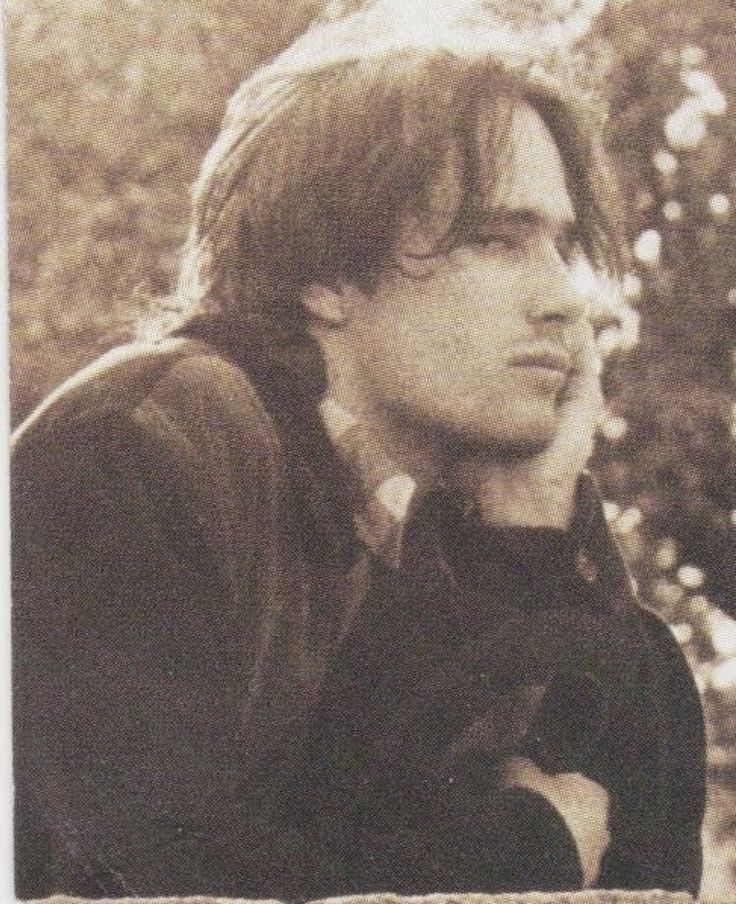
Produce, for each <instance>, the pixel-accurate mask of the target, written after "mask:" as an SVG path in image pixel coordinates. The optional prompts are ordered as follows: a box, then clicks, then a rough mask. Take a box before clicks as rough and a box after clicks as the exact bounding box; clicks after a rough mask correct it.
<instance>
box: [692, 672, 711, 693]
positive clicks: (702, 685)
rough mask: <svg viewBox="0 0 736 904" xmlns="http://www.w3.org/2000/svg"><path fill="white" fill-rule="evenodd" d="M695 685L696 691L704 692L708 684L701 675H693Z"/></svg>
mask: <svg viewBox="0 0 736 904" xmlns="http://www.w3.org/2000/svg"><path fill="white" fill-rule="evenodd" d="M695 687H697V689H698V693H700V694H704V693H705V691H706V690H707V687H708V685H707V682H706V680H705V678H704V677H703V676H702V675H696V676H695Z"/></svg>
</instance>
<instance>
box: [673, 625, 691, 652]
mask: <svg viewBox="0 0 736 904" xmlns="http://www.w3.org/2000/svg"><path fill="white" fill-rule="evenodd" d="M670 631H672V634H673V635H674V638H675V640H676V641H677V642H678V643H679V644H680V646H684V645H685V644H686V643H689V642H690V641H691V640H692V639H693V629H692V626H691V625H688V624H687V622H681V623H680V624H679V625H670Z"/></svg>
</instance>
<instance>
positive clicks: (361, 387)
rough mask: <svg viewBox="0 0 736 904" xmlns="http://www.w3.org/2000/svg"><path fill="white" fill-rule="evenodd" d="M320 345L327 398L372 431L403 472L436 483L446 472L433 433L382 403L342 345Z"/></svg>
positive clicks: (426, 481) (370, 434) (420, 480)
mask: <svg viewBox="0 0 736 904" xmlns="http://www.w3.org/2000/svg"><path fill="white" fill-rule="evenodd" d="M317 338H319V337H317ZM320 346H321V348H322V353H323V355H324V359H325V363H326V367H327V378H328V389H327V393H326V396H327V397H329V398H330V399H333V400H334V401H335V402H337V403H338V405H340V406H341V407H342V408H344V409H345V410H346V411H348V412H349V413H350V414H351V415H352V416H353V417H354V418H356V419H357V420H358V421H360V422H361V423H362V424H364V425H365V426H367V427H368V428H369V436H370V441H371V442H373V443H375V444H376V446H377V447H380V451H381V453H382V454H383V455H384V456H386V457H387V458H388V459H390V460H391V461H392V462H394V463H395V465H396V467H397V469H398V470H399V471H401V472H404V473H407V474H409V475H411V476H412V477H413V478H414V479H415V480H417V481H418V482H422V483H434V482H436V481H437V480H438V479H439V477H440V476H441V473H442V471H443V464H442V461H443V456H442V454H441V444H440V443H439V442H438V441H437V440H436V438H435V437H433V435H432V432H431V431H430V430H428V429H427V428H426V427H424V426H422V425H418V424H417V425H414V424H412V423H411V421H410V420H408V419H407V418H406V417H404V416H403V415H402V413H401V412H398V411H396V412H395V411H392V410H390V409H389V408H388V407H387V406H386V405H385V404H381V403H380V402H378V401H377V400H376V399H375V397H374V395H373V393H372V392H371V391H370V387H369V386H367V385H366V384H365V382H364V381H363V380H361V378H360V374H358V373H356V368H355V367H353V366H352V362H351V358H350V356H349V355H348V354H345V353H344V352H343V350H341V349H340V348H339V346H337V347H336V345H335V344H333V343H331V342H324V341H320Z"/></svg>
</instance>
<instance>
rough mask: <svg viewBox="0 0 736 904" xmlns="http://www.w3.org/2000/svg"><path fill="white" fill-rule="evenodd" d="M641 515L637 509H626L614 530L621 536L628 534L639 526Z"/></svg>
mask: <svg viewBox="0 0 736 904" xmlns="http://www.w3.org/2000/svg"><path fill="white" fill-rule="evenodd" d="M642 519H643V515H642V513H641V511H640V510H639V509H638V508H634V507H633V506H632V507H631V508H627V509H626V511H624V512H622V513H621V515H620V516H619V519H618V521H617V522H616V530H617V531H619V533H622V534H630V533H631V532H632V531H633V530H636V528H637V527H638V526H639V525H640V524H641V522H642Z"/></svg>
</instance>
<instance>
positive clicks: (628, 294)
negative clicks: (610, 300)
mask: <svg viewBox="0 0 736 904" xmlns="http://www.w3.org/2000/svg"><path fill="white" fill-rule="evenodd" d="M622 288H623V293H624V297H625V298H638V297H639V296H640V295H641V290H642V282H641V279H640V278H639V277H638V276H637V275H636V273H627V274H626V276H624V279H623V286H622ZM733 293H734V304H736V289H734V290H733Z"/></svg>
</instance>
